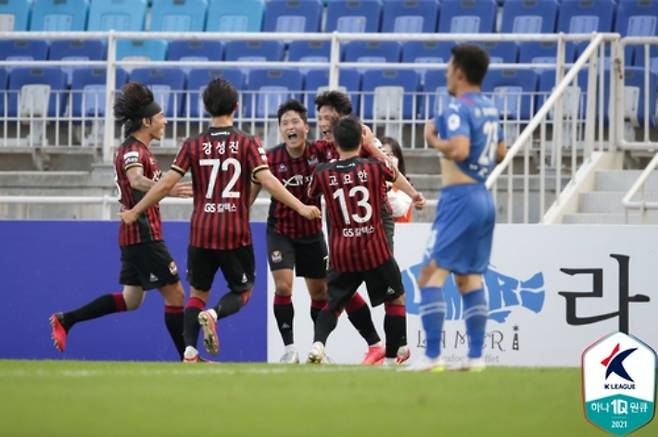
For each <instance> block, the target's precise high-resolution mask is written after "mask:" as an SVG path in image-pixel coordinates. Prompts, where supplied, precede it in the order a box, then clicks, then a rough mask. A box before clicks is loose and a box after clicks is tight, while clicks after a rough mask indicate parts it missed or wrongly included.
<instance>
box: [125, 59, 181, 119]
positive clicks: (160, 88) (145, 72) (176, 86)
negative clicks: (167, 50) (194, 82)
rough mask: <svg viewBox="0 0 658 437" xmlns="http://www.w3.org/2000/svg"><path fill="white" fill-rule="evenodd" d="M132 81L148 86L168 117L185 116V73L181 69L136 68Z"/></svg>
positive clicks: (131, 74) (131, 75)
mask: <svg viewBox="0 0 658 437" xmlns="http://www.w3.org/2000/svg"><path fill="white" fill-rule="evenodd" d="M130 80H133V81H136V82H141V83H143V84H145V85H148V86H149V88H151V90H152V91H153V96H154V98H155V101H156V102H158V103H159V104H160V106H161V107H162V109H163V111H164V113H165V115H166V116H167V117H174V116H178V115H179V114H180V115H182V114H183V107H184V106H183V105H184V103H185V102H184V100H185V98H184V96H185V93H184V92H183V90H185V73H183V71H182V70H181V69H180V68H136V69H135V70H133V71H132V73H130Z"/></svg>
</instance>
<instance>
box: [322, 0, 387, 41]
mask: <svg viewBox="0 0 658 437" xmlns="http://www.w3.org/2000/svg"><path fill="white" fill-rule="evenodd" d="M381 15H382V5H381V3H380V1H379V0H332V1H331V2H329V3H328V4H327V24H326V26H325V31H327V32H333V31H334V30H337V31H338V32H345V33H364V32H379V23H380V20H381Z"/></svg>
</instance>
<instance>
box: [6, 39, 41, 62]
mask: <svg viewBox="0 0 658 437" xmlns="http://www.w3.org/2000/svg"><path fill="white" fill-rule="evenodd" d="M47 57H48V43H47V42H46V41H41V40H33V39H32V40H30V39H26V40H12V39H3V40H0V60H2V61H43V60H45V59H46V58H47Z"/></svg>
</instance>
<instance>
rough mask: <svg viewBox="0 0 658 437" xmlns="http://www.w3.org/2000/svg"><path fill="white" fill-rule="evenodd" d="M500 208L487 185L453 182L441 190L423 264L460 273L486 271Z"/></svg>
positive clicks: (480, 272) (481, 272)
mask: <svg viewBox="0 0 658 437" xmlns="http://www.w3.org/2000/svg"><path fill="white" fill-rule="evenodd" d="M495 223H496V207H495V206H494V201H493V196H492V195H491V192H490V191H489V190H487V189H486V187H485V186H484V184H463V185H451V186H448V187H445V188H443V190H442V191H441V200H440V201H439V204H438V205H437V211H436V218H435V219H434V224H433V225H432V233H431V235H430V239H429V241H428V245H427V248H426V249H425V255H424V257H423V263H424V264H428V263H429V262H430V261H431V260H432V259H433V260H434V261H435V262H436V264H437V266H439V267H441V268H444V269H446V270H450V271H451V272H453V273H455V274H458V275H468V274H483V273H484V272H485V271H486V270H487V267H488V265H489V258H490V256H491V244H492V241H493V230H494V224H495Z"/></svg>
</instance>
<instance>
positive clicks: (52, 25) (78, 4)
mask: <svg viewBox="0 0 658 437" xmlns="http://www.w3.org/2000/svg"><path fill="white" fill-rule="evenodd" d="M86 24H87V1H86V0H34V3H33V6H32V18H31V19H30V30H35V31H52V32H62V31H84V30H85V26H86Z"/></svg>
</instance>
